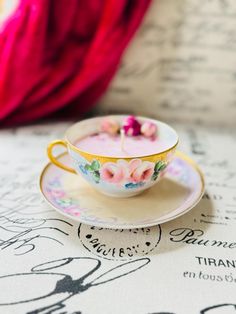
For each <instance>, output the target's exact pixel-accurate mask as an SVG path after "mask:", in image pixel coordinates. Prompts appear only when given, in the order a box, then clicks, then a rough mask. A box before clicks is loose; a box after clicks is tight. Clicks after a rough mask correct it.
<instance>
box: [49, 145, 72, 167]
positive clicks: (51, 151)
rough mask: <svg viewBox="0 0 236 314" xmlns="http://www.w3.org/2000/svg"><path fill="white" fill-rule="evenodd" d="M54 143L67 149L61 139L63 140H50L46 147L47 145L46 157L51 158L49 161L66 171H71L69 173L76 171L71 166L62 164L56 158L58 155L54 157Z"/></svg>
mask: <svg viewBox="0 0 236 314" xmlns="http://www.w3.org/2000/svg"><path fill="white" fill-rule="evenodd" d="M56 145H61V146H64V147H65V148H66V150H67V144H66V141H63V140H55V141H52V142H51V143H49V144H48V147H47V154H48V158H49V159H50V160H51V162H52V163H53V164H54V165H56V166H57V167H59V168H61V169H63V170H66V171H68V172H71V173H77V172H76V171H75V170H74V169H73V168H70V167H68V166H66V165H63V164H62V163H61V162H60V161H59V160H58V157H59V156H57V157H55V156H54V155H53V148H54V147H55V146H56Z"/></svg>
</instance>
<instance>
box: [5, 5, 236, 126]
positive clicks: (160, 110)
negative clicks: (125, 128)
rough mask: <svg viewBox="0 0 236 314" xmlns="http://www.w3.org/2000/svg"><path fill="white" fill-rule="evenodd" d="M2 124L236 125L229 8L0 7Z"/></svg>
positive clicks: (235, 41) (234, 31) (234, 43)
mask: <svg viewBox="0 0 236 314" xmlns="http://www.w3.org/2000/svg"><path fill="white" fill-rule="evenodd" d="M0 12H1V13H0V21H1V33H0V121H1V124H2V125H3V126H4V125H5V126H7V125H15V124H22V123H31V122H34V121H36V120H39V119H42V118H43V119H45V118H50V119H51V118H55V117H56V118H57V119H58V118H61V117H63V118H68V117H69V118H70V117H73V118H74V119H79V118H81V117H84V116H85V115H88V114H89V115H91V114H93V115H94V114H96V115H97V114H107V113H120V112H122V113H135V114H141V115H146V116H152V117H156V118H159V119H161V120H165V121H176V122H186V121H188V122H191V123H192V122H194V123H197V124H204V125H209V124H210V125H212V124H213V125H224V124H226V123H227V125H232V126H234V125H235V121H236V84H235V83H236V54H235V51H236V18H235V17H236V2H235V1H234V0H202V1H198V0H152V1H147V0H145V1H144V0H137V1H132V0H122V1H119V2H118V1H113V0H110V1H108V0H107V1H105V0H104V1H101V0H91V1H85V0H71V1H69V2H68V1H65V0H57V1H55V0H54V1H53V0H41V1H39V0H22V1H21V0H0Z"/></svg>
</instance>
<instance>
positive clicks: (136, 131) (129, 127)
mask: <svg viewBox="0 0 236 314" xmlns="http://www.w3.org/2000/svg"><path fill="white" fill-rule="evenodd" d="M123 130H124V131H125V134H126V135H129V136H137V135H140V130H141V124H140V123H139V122H138V120H137V119H136V118H135V117H134V116H128V117H127V118H125V119H124V122H123Z"/></svg>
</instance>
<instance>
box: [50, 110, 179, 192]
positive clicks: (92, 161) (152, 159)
mask: <svg viewBox="0 0 236 314" xmlns="http://www.w3.org/2000/svg"><path fill="white" fill-rule="evenodd" d="M125 117H126V116H124V115H114V116H108V117H96V118H91V119H87V120H82V121H80V122H77V123H75V124H73V125H72V126H71V127H69V129H67V131H66V133H65V139H64V140H55V141H53V142H51V143H50V144H49V145H48V149H47V152H48V157H49V159H50V160H51V162H52V163H53V164H55V165H56V166H58V167H60V168H62V169H64V170H66V171H69V172H71V173H75V174H78V175H81V176H82V177H83V178H84V179H85V180H86V181H87V182H88V183H89V184H90V185H92V186H93V187H94V188H95V189H97V190H98V191H100V192H102V193H103V194H106V195H109V196H113V197H130V196H133V195H137V194H139V193H141V192H142V191H144V190H146V189H148V188H150V187H151V186H153V185H154V184H156V183H157V182H158V181H159V180H160V178H161V177H162V176H163V174H164V172H165V168H166V166H167V165H168V163H169V162H170V161H171V159H172V157H173V155H174V153H175V149H176V146H177V144H178V135H177V133H176V131H175V130H174V129H173V128H172V127H170V126H169V125H168V124H166V123H163V122H161V121H158V120H153V119H149V118H145V117H137V119H138V120H139V121H140V122H141V123H144V122H147V121H148V122H151V123H154V124H155V125H156V127H157V130H158V138H160V140H161V141H162V142H163V143H165V145H164V146H165V149H163V150H161V151H160V150H157V153H154V154H151V155H145V154H142V152H140V154H137V155H136V156H128V157H127V156H124V157H123V156H122V157H116V156H112V157H111V156H105V155H97V154H93V153H91V152H86V151H83V150H81V149H80V148H78V147H77V146H76V145H75V143H76V142H77V141H78V140H79V139H82V138H84V137H86V136H89V135H91V134H95V133H98V132H99V131H100V125H101V123H102V121H103V120H104V118H109V119H113V120H115V121H117V122H118V123H119V124H120V125H121V124H122V121H123V120H124V118H125ZM56 145H62V146H64V147H65V148H66V149H67V152H68V154H69V155H70V157H71V160H72V167H73V168H71V167H68V166H67V165H65V164H62V163H61V162H60V161H59V160H57V158H56V157H55V156H54V155H53V152H52V150H53V148H54V147H55V146H56ZM120 167H122V169H123V170H124V172H123V173H125V174H126V175H125V176H123V177H122V180H120V182H117V180H116V182H112V180H109V181H107V180H106V179H105V178H104V176H102V175H101V174H102V173H103V172H104V171H106V170H107V169H112V171H113V172H114V175H115V172H116V171H120ZM134 174H136V175H135V176H134Z"/></svg>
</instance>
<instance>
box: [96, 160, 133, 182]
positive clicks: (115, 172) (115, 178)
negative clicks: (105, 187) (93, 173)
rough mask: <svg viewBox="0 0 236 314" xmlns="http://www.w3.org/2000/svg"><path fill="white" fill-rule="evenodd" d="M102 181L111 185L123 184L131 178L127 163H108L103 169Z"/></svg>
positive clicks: (120, 161) (119, 161) (121, 161)
mask: <svg viewBox="0 0 236 314" xmlns="http://www.w3.org/2000/svg"><path fill="white" fill-rule="evenodd" d="M100 174H101V179H103V180H104V181H108V182H111V183H122V182H123V181H125V180H126V179H127V177H128V176H129V168H128V167H127V162H125V161H124V160H118V162H117V163H113V162H106V163H105V164H103V166H102V168H101V173H100Z"/></svg>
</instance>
